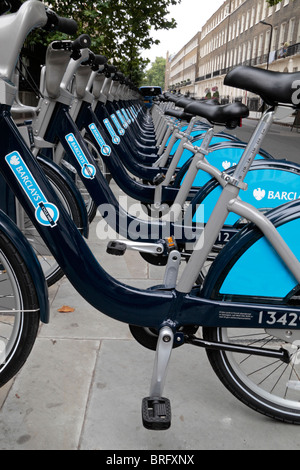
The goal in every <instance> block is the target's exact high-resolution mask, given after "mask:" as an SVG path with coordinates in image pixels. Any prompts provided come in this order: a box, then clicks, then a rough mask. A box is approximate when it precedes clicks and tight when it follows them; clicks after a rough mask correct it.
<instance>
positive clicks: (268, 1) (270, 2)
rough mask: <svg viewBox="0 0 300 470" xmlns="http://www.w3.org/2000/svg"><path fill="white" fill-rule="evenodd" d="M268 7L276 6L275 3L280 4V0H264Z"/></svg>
mask: <svg viewBox="0 0 300 470" xmlns="http://www.w3.org/2000/svg"><path fill="white" fill-rule="evenodd" d="M266 1H267V3H268V4H269V6H270V7H273V6H274V5H277V3H279V2H282V0H266Z"/></svg>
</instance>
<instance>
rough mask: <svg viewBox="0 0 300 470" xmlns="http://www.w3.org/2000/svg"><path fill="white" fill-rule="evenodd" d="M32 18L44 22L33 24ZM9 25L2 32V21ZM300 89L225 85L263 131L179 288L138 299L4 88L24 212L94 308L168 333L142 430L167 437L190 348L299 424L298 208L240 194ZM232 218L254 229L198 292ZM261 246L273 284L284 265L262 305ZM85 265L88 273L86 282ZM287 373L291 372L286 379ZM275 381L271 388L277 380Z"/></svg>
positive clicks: (261, 406)
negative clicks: (177, 351) (27, 181)
mask: <svg viewBox="0 0 300 470" xmlns="http://www.w3.org/2000/svg"><path fill="white" fill-rule="evenodd" d="M29 7H30V8H29ZM32 9H33V10H34V12H35V15H32ZM28 12H30V16H29V14H28ZM20 16H22V17H23V16H25V17H26V20H29V21H30V23H31V27H34V26H36V25H38V24H40V22H41V23H42V24H45V23H46V21H47V17H46V14H45V9H44V6H43V5H42V4H41V3H40V2H37V1H36V0H28V1H27V2H26V3H25V4H23V5H22V7H21V8H20V10H19V11H18V13H16V16H15V21H17V19H19V18H20ZM0 21H1V26H2V25H3V23H2V18H0ZM10 21H12V19H10ZM23 24H24V23H23ZM15 31H18V34H17V36H18V40H19V41H20V40H24V38H25V37H26V34H27V30H26V29H24V27H20V28H18V29H17V28H14V33H15ZM6 34H7V31H6ZM1 35H2V36H1ZM3 36H4V28H3V27H1V29H0V38H1V39H2V38H3ZM9 44H10V46H11V51H10V53H11V52H12V50H13V52H14V56H16V55H17V53H18V50H17V48H16V47H15V45H16V42H15V41H11V42H9ZM7 71H8V72H10V71H11V69H9V70H7ZM8 76H9V75H8ZM245 77H246V79H245ZM248 77H249V79H250V81H249V82H248V80H247V78H248ZM295 80H296V81H297V82H298V80H299V73H297V72H296V73H293V74H288V73H280V74H276V73H275V74H274V72H271V71H265V70H259V69H255V68H251V67H250V68H249V67H247V68H244V67H238V68H236V69H234V70H232V71H231V72H230V73H229V74H228V75H227V77H226V78H225V83H226V85H228V86H239V87H246V88H247V89H250V90H251V91H253V92H256V93H258V94H260V95H261V96H263V97H264V99H265V101H266V102H267V103H268V105H269V106H270V107H269V108H268V109H267V111H266V112H265V113H264V115H263V116H262V119H261V121H260V122H259V123H258V126H257V129H256V131H255V132H254V134H253V136H252V138H251V139H250V141H249V144H248V146H247V149H246V151H245V152H244V155H243V157H242V159H241V161H240V162H239V164H238V165H237V166H236V168H235V170H234V173H233V175H229V177H228V175H227V174H224V181H225V183H226V184H225V185H224V188H223V191H222V193H221V196H220V198H219V200H218V202H217V204H216V207H215V208H214V210H213V213H212V216H211V217H210V219H209V221H208V223H207V224H206V226H205V229H204V230H203V232H202V235H201V237H200V238H199V240H198V241H197V244H196V247H195V250H194V251H193V253H192V256H191V258H190V260H189V262H188V263H187V265H186V267H185V270H184V272H183V274H182V276H181V277H180V279H179V280H178V281H177V282H176V286H175V287H172V288H166V287H165V286H157V287H154V288H151V289H150V290H142V289H136V288H133V287H129V286H127V285H125V284H122V283H120V282H118V281H117V280H116V279H114V278H112V277H111V276H109V275H108V274H107V273H106V272H105V271H104V270H103V269H102V268H101V266H100V265H99V263H98V262H97V261H96V260H95V258H94V257H93V255H92V253H91V251H90V250H89V248H88V247H87V245H86V243H85V241H84V240H83V238H82V237H81V235H80V233H79V232H78V230H77V228H76V227H75V225H74V224H73V223H72V221H71V220H70V218H69V217H68V215H67V214H66V212H65V210H64V209H63V207H61V206H60V203H59V200H58V199H57V197H56V195H55V193H54V192H53V191H52V190H51V188H50V187H49V184H48V182H47V180H46V178H45V176H44V175H43V173H42V172H41V170H40V168H39V166H38V165H37V162H36V161H35V159H34V157H33V156H32V154H31V152H30V151H29V149H28V147H27V146H26V144H25V143H24V142H23V140H22V138H21V137H20V135H19V134H18V132H17V131H16V127H15V125H14V123H13V121H12V120H11V117H10V104H11V93H12V92H13V89H12V85H11V84H10V83H9V82H7V81H4V80H2V81H1V85H2V86H3V87H4V89H5V90H6V92H7V93H5V94H4V96H5V97H6V98H9V100H8V101H7V102H6V104H3V102H2V104H1V107H0V116H1V126H0V131H1V138H2V148H1V155H0V170H1V173H2V174H3V175H4V177H5V178H6V180H7V181H8V183H9V184H10V186H11V188H12V189H13V190H14V192H15V193H16V195H17V196H18V198H19V199H20V201H21V203H22V205H24V208H25V209H26V211H27V212H28V216H29V217H30V218H31V220H32V222H33V223H35V225H36V227H37V229H38V230H39V231H40V233H41V235H42V236H43V238H44V240H45V242H46V243H47V245H48V246H49V248H50V247H51V250H52V252H53V254H54V256H55V257H56V259H57V260H58V262H59V263H60V264H61V266H62V267H63V269H64V272H65V274H66V275H67V277H68V278H69V280H70V281H71V283H72V284H73V285H74V287H75V288H76V289H77V290H78V291H79V292H80V293H81V294H82V295H83V297H84V298H85V299H86V300H87V301H88V302H90V303H91V305H93V306H94V307H95V308H96V309H98V310H100V311H101V312H102V313H104V314H106V315H109V316H110V317H112V318H115V319H117V320H119V321H122V322H124V323H128V324H132V325H135V326H136V327H142V328H150V329H155V330H157V331H158V332H159V335H158V341H157V348H156V361H155V366H154V370H153V379H152V382H151V388H150V395H149V397H146V398H145V399H144V400H143V407H142V414H143V424H144V426H145V427H147V428H151V429H157V430H158V429H167V428H168V427H169V426H170V424H171V416H170V403H169V401H168V400H167V399H166V398H164V397H163V396H162V393H163V385H164V381H165V378H166V372H167V364H168V362H169V359H170V356H171V352H172V349H173V346H174V345H176V346H177V347H179V346H182V345H183V344H186V343H187V344H191V345H195V346H199V347H204V348H205V349H207V353H208V355H209V358H210V360H211V362H212V365H213V367H214V369H215V370H216V372H217V373H218V375H219V378H220V379H221V380H222V382H223V383H224V384H225V385H226V386H227V387H228V388H229V389H230V390H231V392H232V393H234V394H235V395H236V396H237V397H238V398H239V399H240V400H242V401H243V402H244V403H245V404H247V405H248V406H250V407H251V408H253V409H255V410H256V411H259V412H261V413H263V414H267V415H268V416H272V417H273V418H275V419H278V420H281V421H285V422H289V423H295V424H296V423H298V424H299V421H300V405H299V399H298V391H297V389H298V387H299V380H298V378H299V375H298V374H297V369H298V367H299V361H298V356H297V355H298V341H299V333H298V331H299V302H298V300H297V296H295V295H294V294H295V293H297V290H298V289H299V283H300V264H299V260H298V258H299V256H300V253H299V244H298V242H297V236H296V235H295V230H296V229H298V227H299V220H300V219H299V201H293V202H290V203H287V204H286V205H284V206H281V207H278V208H276V209H273V210H272V211H270V212H268V214H267V216H266V215H263V214H261V213H260V212H259V211H258V210H257V209H256V208H254V207H252V206H251V205H249V204H247V203H245V202H243V201H241V200H240V199H239V197H238V195H239V193H240V191H241V190H243V189H245V185H244V178H245V176H246V174H247V172H248V170H249V168H250V166H251V163H252V161H253V158H254V156H255V154H256V151H257V149H258V147H259V146H260V145H261V141H262V137H263V136H264V135H265V134H266V132H267V131H268V129H269V127H270V125H271V123H272V122H273V120H274V118H275V116H276V113H277V112H278V111H279V110H280V108H281V107H282V106H283V107H288V108H294V107H296V108H299V103H295V102H294V100H293V96H294V95H293V92H294V89H293V84H294V83H295ZM279 85H280V86H279ZM296 89H297V87H296ZM273 90H275V92H274V91H273ZM279 90H280V91H279ZM9 91H10V93H8V92H9ZM1 101H3V99H2V100H1ZM12 136H13V145H11V142H12V139H11V137H12ZM16 159H18V162H16ZM19 164H22V165H24V164H26V166H27V168H28V172H29V173H28V174H29V175H30V178H32V181H34V182H35V183H36V184H37V186H36V187H38V188H39V189H40V190H41V192H42V193H43V195H44V196H45V200H43V201H42V203H41V204H40V205H38V207H36V206H37V204H36V201H34V200H33V197H32V196H29V194H28V192H27V188H26V186H25V185H23V184H22V183H21V182H20V181H19V180H18V178H17V172H18V171H17V168H18V165H19ZM231 211H233V212H235V213H237V214H238V215H239V216H242V217H246V218H247V219H249V220H251V221H252V222H253V223H252V224H249V225H247V226H246V227H245V228H244V229H243V230H242V231H241V232H239V233H238V234H237V236H236V237H234V238H232V240H231V241H230V242H229V243H228V244H227V245H226V246H225V247H224V249H223V250H222V252H221V253H220V255H219V256H218V258H217V259H216V260H215V262H214V263H213V264H212V266H211V269H210V271H209V273H208V275H207V276H206V278H205V282H204V284H203V286H202V288H201V290H200V289H199V287H197V286H195V281H196V279H197V276H198V274H199V271H200V270H201V266H202V265H203V263H204V262H205V259H206V257H207V256H208V255H209V253H210V251H211V248H212V245H213V243H214V240H215V239H216V238H217V235H218V233H219V231H220V229H221V228H222V227H223V225H224V222H225V220H226V217H227V216H228V213H229V212H231ZM255 226H256V227H257V228H256V227H255ZM285 240H286V241H285ZM261 244H263V245H264V246H266V247H267V249H266V251H265V254H266V257H267V259H265V261H264V275H266V272H267V266H269V271H268V272H269V274H272V275H273V274H274V266H275V264H276V267H277V268H278V270H277V271H275V274H276V278H273V282H272V283H271V284H270V289H269V290H268V291H265V292H263V289H262V287H260V288H259V290H258V291H257V295H256V292H255V288H256V287H257V288H258V287H259V281H261V280H262V279H263V277H264V276H263V275H260V276H258V277H259V279H258V280H257V279H256V278H255V276H256V274H257V269H255V268H257V264H258V265H259V267H261V249H262V246H261ZM289 246H290V247H289ZM272 247H273V248H272ZM200 248H201V249H200ZM249 256H250V258H251V259H252V261H253V262H252V265H251V269H247V270H243V269H242V268H241V266H240V263H242V264H243V263H244V262H246V263H247V261H248V259H249ZM255 260H256V261H257V264H255ZM278 260H279V261H278ZM280 260H282V262H281V261H280ZM259 263H260V264H259ZM78 265H80V267H81V269H80V272H79V270H78ZM289 273H291V274H289ZM241 274H243V276H241ZM244 275H246V276H244ZM238 276H239V277H238ZM237 277H238V279H237ZM249 278H250V279H251V281H252V280H255V288H254V292H252V293H249V288H250V287H251V283H249ZM232 281H233V282H232ZM237 281H238V282H237ZM283 281H284V282H283ZM247 290H248V292H247ZM246 296H247V298H246ZM199 326H201V327H202V328H203V338H198V337H196V336H195V334H194V331H193V333H191V327H193V328H192V329H193V330H194V329H195V328H196V329H197V328H198V327H199ZM283 327H284V328H283ZM231 328H233V329H234V331H235V332H238V330H239V329H241V330H242V332H243V333H246V329H247V328H248V329H250V336H248V337H247V338H248V339H247V341H248V343H247V342H246V339H245V338H242V339H240V340H239V341H238V340H237V339H236V337H234V336H233V337H232V336H231V335H230V334H229V331H228V332H227V329H231ZM256 329H258V330H259V331H260V333H262V334H263V335H264V339H262V340H261V341H258V340H257V337H256V336H255V335H254V330H256ZM265 330H266V333H265ZM268 334H270V335H271V336H272V337H273V340H272V341H270V340H269V339H266V335H268ZM249 338H250V341H249ZM254 338H256V339H254ZM249 343H250V344H249ZM240 355H243V361H241V362H240V361H238V360H237V358H238V357H239V356H240ZM248 359H249V360H251V361H254V365H255V366H256V365H257V362H258V361H260V360H261V361H262V364H264V367H258V368H257V369H256V370H259V371H260V373H259V375H260V374H262V373H263V372H264V371H265V370H266V364H269V365H270V364H271V365H272V364H274V362H276V366H272V367H273V369H274V370H273V372H274V373H275V372H276V373H277V374H278V375H277V377H276V380H275V381H274V383H273V384H272V387H271V389H269V390H268V389H265V386H266V381H263V380H262V378H261V375H260V377H259V379H258V381H257V382H255V379H254V374H250V375H247V368H246V363H248ZM280 368H282V370H280V371H279V369H280ZM244 369H245V370H246V371H245V370H244ZM248 372H249V371H248ZM284 374H286V376H285V377H284ZM266 376H267V377H268V380H270V377H271V374H270V373H269V372H268V373H266ZM277 379H280V380H283V387H282V388H281V389H279V391H278V392H277V395H275V391H274V387H275V386H276V387H277V385H278V382H279V380H277ZM273 385H274V387H273ZM270 390H271V391H270Z"/></svg>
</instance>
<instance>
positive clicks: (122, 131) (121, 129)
mask: <svg viewBox="0 0 300 470" xmlns="http://www.w3.org/2000/svg"><path fill="white" fill-rule="evenodd" d="M110 117H111V119H112V122H113V123H114V125H115V126H116V128H117V129H118V133H119V135H124V134H125V131H124V129H123V127H122V126H121V124H120V123H119V121H118V119H117V116H116V115H115V114H112V115H111V116H110Z"/></svg>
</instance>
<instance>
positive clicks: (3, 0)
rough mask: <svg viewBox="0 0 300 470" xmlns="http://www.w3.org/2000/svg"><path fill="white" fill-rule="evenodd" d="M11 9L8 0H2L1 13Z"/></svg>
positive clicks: (0, 4) (0, 1) (0, 0)
mask: <svg viewBox="0 0 300 470" xmlns="http://www.w3.org/2000/svg"><path fill="white" fill-rule="evenodd" d="M9 10H10V4H9V3H8V2H7V1H6V0H0V15H4V13H7V12H8V11H9Z"/></svg>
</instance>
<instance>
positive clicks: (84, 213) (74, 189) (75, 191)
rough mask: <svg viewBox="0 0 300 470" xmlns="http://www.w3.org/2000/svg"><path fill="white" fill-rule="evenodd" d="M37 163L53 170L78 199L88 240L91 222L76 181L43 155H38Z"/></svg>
mask: <svg viewBox="0 0 300 470" xmlns="http://www.w3.org/2000/svg"><path fill="white" fill-rule="evenodd" d="M37 161H38V162H39V164H40V165H41V166H42V167H43V165H45V166H48V167H49V168H51V170H53V171H54V172H56V173H57V174H58V175H59V177H60V178H62V180H63V181H64V183H65V184H66V185H67V186H68V188H69V190H70V191H71V192H72V194H73V196H74V198H75V199H76V202H77V206H78V209H79V210H80V215H81V221H82V234H83V236H84V237H85V238H88V236H89V222H88V215H87V210H86V206H85V203H84V200H83V198H82V196H81V194H80V191H79V189H78V188H77V186H76V185H75V184H74V181H73V180H72V178H71V177H70V176H69V175H68V173H67V172H66V171H65V170H64V169H63V168H61V167H60V166H58V165H57V164H56V163H55V162H54V161H52V160H50V159H49V158H47V157H45V156H43V155H38V156H37Z"/></svg>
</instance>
